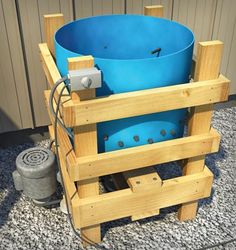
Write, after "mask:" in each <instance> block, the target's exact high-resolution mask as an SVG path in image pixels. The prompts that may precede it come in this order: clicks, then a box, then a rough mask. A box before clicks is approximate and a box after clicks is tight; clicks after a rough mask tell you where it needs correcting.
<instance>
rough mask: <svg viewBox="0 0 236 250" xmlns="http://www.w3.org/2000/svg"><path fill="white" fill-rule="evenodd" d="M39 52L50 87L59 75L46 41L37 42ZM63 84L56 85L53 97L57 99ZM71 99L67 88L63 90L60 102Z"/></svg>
mask: <svg viewBox="0 0 236 250" xmlns="http://www.w3.org/2000/svg"><path fill="white" fill-rule="evenodd" d="M39 52H40V57H41V63H42V66H43V69H44V73H45V75H46V77H47V80H48V83H49V85H50V87H51V88H52V87H53V85H54V84H55V83H56V82H57V81H58V80H59V79H60V78H61V75H60V73H59V71H58V69H57V66H56V63H55V61H54V59H53V57H52V55H51V53H50V51H49V48H48V46H47V44H46V43H40V44H39ZM64 85H65V84H64V83H62V84H61V85H59V86H58V88H57V90H56V92H55V99H56V100H57V98H58V95H59V93H60V92H61V90H62V88H63V86H64ZM70 100H71V97H70V95H69V92H68V90H67V88H65V89H64V91H63V96H62V97H61V102H62V103H69V102H70Z"/></svg>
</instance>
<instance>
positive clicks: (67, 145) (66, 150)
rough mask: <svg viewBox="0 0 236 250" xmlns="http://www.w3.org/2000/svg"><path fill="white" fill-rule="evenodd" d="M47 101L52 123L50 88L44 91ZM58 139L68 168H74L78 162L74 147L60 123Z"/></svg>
mask: <svg viewBox="0 0 236 250" xmlns="http://www.w3.org/2000/svg"><path fill="white" fill-rule="evenodd" d="M44 96H45V101H46V107H47V110H48V114H49V117H50V120H51V123H52V124H53V123H54V119H53V117H52V116H51V115H50V110H49V96H50V90H45V91H44ZM57 133H58V141H59V145H60V150H61V152H62V155H63V157H64V158H65V161H66V164H67V167H68V169H70V168H72V169H73V168H74V167H75V164H76V156H75V153H74V150H73V147H72V145H71V142H70V139H69V137H68V135H67V134H66V132H65V131H64V130H63V129H62V128H61V127H60V126H59V125H58V131H57Z"/></svg>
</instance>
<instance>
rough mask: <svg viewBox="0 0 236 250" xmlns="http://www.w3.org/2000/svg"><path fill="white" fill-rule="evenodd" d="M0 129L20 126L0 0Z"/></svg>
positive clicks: (7, 129)
mask: <svg viewBox="0 0 236 250" xmlns="http://www.w3.org/2000/svg"><path fill="white" fill-rule="evenodd" d="M0 34H1V35H0V55H1V56H0V76H1V82H0V131H1V132H7V131H10V130H16V129H19V128H22V123H21V116H20V109H19V106H18V96H17V91H16V86H15V76H14V74H13V73H12V72H13V64H12V60H11V51H10V46H9V42H8V34H7V30H6V18H5V13H4V12H3V2H2V1H0Z"/></svg>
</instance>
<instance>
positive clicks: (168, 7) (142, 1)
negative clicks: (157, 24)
mask: <svg viewBox="0 0 236 250" xmlns="http://www.w3.org/2000/svg"><path fill="white" fill-rule="evenodd" d="M173 1H174V0H162V1H161V0H127V13H129V14H143V10H144V6H147V5H159V4H161V5H163V6H164V18H168V19H171V15H172V4H173Z"/></svg>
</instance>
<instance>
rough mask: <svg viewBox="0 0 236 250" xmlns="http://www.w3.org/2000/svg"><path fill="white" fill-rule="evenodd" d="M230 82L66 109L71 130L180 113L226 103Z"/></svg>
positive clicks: (75, 103) (100, 100)
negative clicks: (185, 109)
mask: <svg viewBox="0 0 236 250" xmlns="http://www.w3.org/2000/svg"><path fill="white" fill-rule="evenodd" d="M228 94H229V80H228V79H227V78H225V77H224V76H222V75H220V76H219V78H217V79H215V80H209V81H201V82H196V83H187V84H179V85H174V86H169V87H162V88H155V89H148V90H141V91H134V92H129V93H122V94H114V95H110V96H107V97H100V98H96V99H93V100H86V101H73V102H69V103H65V104H64V106H63V120H64V122H65V124H66V126H68V127H73V126H79V125H85V124H93V123H98V122H103V121H110V120H116V119H120V118H126V117H133V116H138V115H144V114H150V113H156V112H162V111H167V110H174V109H181V108H187V107H193V106H199V105H204V104H210V103H216V102H222V101H226V100H227V99H228Z"/></svg>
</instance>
